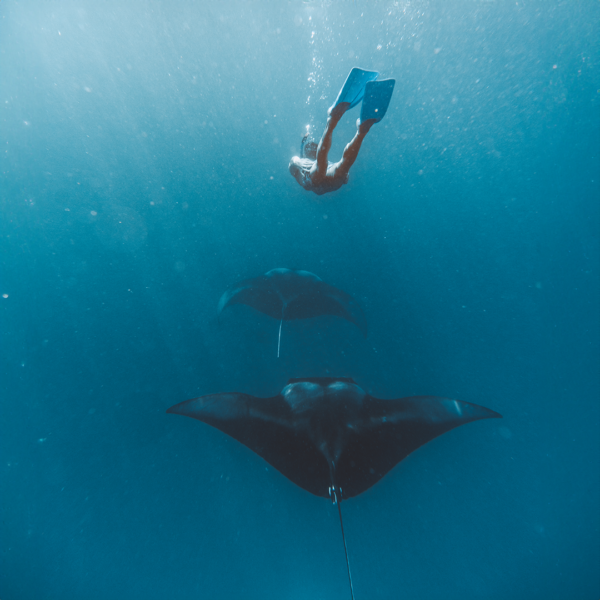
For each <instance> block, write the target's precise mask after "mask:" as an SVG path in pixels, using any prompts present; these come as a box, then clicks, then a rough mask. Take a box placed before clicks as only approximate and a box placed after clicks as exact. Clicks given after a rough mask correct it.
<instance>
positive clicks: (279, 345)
mask: <svg viewBox="0 0 600 600" xmlns="http://www.w3.org/2000/svg"><path fill="white" fill-rule="evenodd" d="M282 325H283V317H281V321H279V338H278V339H277V358H279V349H280V348H281V326H282Z"/></svg>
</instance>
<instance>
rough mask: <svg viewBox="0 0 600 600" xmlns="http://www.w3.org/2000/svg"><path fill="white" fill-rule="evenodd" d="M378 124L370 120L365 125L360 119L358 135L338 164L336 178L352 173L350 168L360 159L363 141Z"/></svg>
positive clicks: (357, 124)
mask: <svg viewBox="0 0 600 600" xmlns="http://www.w3.org/2000/svg"><path fill="white" fill-rule="evenodd" d="M376 122H377V121H375V119H368V120H367V121H365V122H364V123H361V122H360V119H358V120H357V121H356V129H357V131H356V134H355V135H354V137H353V138H352V140H351V141H350V143H349V144H348V145H347V146H346V147H345V148H344V153H343V154H342V160H340V162H339V163H337V166H336V169H335V174H336V176H339V175H346V174H347V173H348V171H350V167H352V165H353V164H354V162H355V161H356V158H357V157H358V151H359V150H360V147H361V145H362V143H363V140H364V139H365V137H366V135H367V133H369V129H371V127H373V125H375V123H376Z"/></svg>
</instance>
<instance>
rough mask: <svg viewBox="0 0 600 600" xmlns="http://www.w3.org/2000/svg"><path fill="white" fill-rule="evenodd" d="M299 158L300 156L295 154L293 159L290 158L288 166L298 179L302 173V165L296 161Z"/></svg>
mask: <svg viewBox="0 0 600 600" xmlns="http://www.w3.org/2000/svg"><path fill="white" fill-rule="evenodd" d="M297 160H298V157H297V156H294V158H292V160H290V165H289V167H288V169H289V170H290V173H291V174H292V176H293V177H295V178H296V179H298V177H300V174H301V169H300V166H299V165H298V163H297V162H296V161H297Z"/></svg>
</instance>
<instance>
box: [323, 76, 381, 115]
mask: <svg viewBox="0 0 600 600" xmlns="http://www.w3.org/2000/svg"><path fill="white" fill-rule="evenodd" d="M378 76H379V73H378V72H377V71H365V70H364V69H359V68H358V67H354V68H353V69H352V71H350V73H349V74H348V77H346V81H345V83H344V85H343V87H342V89H341V90H340V93H339V94H338V95H337V98H336V99H335V102H334V103H333V105H332V106H331V108H334V107H335V106H337V105H338V104H340V102H350V106H349V107H348V109H350V108H352V107H354V106H356V105H357V104H358V103H359V102H360V101H361V100H362V99H363V96H364V95H365V85H367V83H369V81H373V80H374V79H377V77H378ZM330 110H331V109H330Z"/></svg>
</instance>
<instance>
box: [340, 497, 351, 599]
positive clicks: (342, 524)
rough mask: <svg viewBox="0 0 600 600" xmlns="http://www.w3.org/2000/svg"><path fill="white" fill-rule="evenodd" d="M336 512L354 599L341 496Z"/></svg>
mask: <svg viewBox="0 0 600 600" xmlns="http://www.w3.org/2000/svg"><path fill="white" fill-rule="evenodd" d="M337 507H338V514H339V515H340V526H341V528H342V540H343V541H344V553H345V554H346V567H347V568H348V583H349V584H350V597H351V598H352V600H354V587H353V586H352V573H350V561H349V560H348V547H347V546H346V536H345V534H344V521H343V520H342V497H341V495H340V499H339V500H338V502H337Z"/></svg>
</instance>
